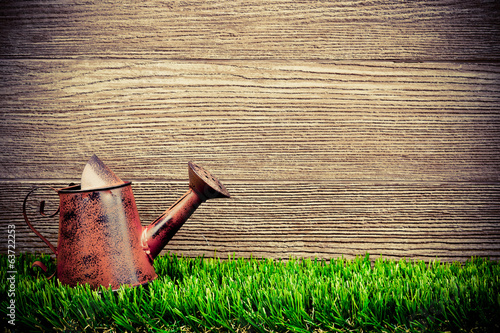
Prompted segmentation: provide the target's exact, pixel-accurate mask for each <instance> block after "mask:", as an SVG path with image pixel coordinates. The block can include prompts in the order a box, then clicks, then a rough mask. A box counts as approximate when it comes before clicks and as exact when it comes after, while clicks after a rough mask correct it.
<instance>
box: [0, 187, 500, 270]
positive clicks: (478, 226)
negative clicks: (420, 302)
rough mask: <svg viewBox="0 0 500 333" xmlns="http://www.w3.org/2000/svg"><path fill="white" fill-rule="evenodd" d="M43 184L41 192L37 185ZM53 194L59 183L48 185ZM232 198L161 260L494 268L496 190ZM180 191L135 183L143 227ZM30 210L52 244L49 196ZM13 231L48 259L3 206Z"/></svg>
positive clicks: (341, 190)
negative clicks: (43, 205) (469, 262)
mask: <svg viewBox="0 0 500 333" xmlns="http://www.w3.org/2000/svg"><path fill="white" fill-rule="evenodd" d="M34 185H41V183H40V182H33V183H32V184H28V183H23V184H21V185H20V184H19V183H18V182H1V183H0V188H1V191H0V199H1V200H0V202H6V200H7V199H8V200H12V199H15V200H17V201H22V197H23V195H24V194H25V193H27V192H28V191H29V189H30V188H31V187H32V186H34ZM44 185H46V184H44ZM50 185H52V186H55V187H62V186H65V185H66V184H65V183H61V182H59V183H51V184H50ZM226 185H227V188H228V190H229V191H230V192H231V194H232V198H231V199H219V200H213V201H208V202H206V203H204V204H203V205H202V206H200V208H199V209H198V210H197V211H196V212H195V213H194V215H193V216H192V217H191V219H189V220H188V221H187V222H186V224H185V225H184V226H183V227H182V229H181V230H180V231H179V232H178V233H177V235H176V236H175V237H174V238H173V239H172V241H171V242H170V243H169V244H168V245H167V247H166V248H165V251H174V252H176V253H183V254H184V255H187V256H197V255H205V256H213V255H214V254H215V251H216V253H217V254H216V255H217V256H219V257H222V258H227V257H228V256H229V255H233V254H234V255H236V256H244V257H249V256H251V255H252V256H254V257H270V258H284V259H286V258H288V257H289V256H299V257H311V258H313V257H319V258H331V257H338V256H341V255H344V256H345V257H347V258H352V257H353V256H356V255H360V254H364V253H365V252H367V251H368V252H369V253H370V254H371V255H372V256H378V255H383V256H384V257H386V258H402V257H406V258H414V259H424V260H430V259H434V258H436V257H438V258H440V259H441V260H460V261H463V260H466V259H468V258H470V257H471V256H473V255H474V256H490V257H491V258H492V259H500V248H499V246H498V244H499V243H500V225H499V223H498V216H499V214H500V210H499V208H498V202H500V189H499V188H498V186H497V185H495V184H484V183H475V184H462V183H455V184H449V183H428V184H425V185H422V184H420V183H409V182H405V183H390V182H389V183H388V182H385V183H379V184H366V183H352V182H349V183H342V182H252V183H251V184H248V183H246V182H236V181H230V182H228V183H227V184H226ZM186 189H187V181H185V182H168V183H165V182H160V183H158V182H155V183H152V182H137V183H133V190H134V193H135V196H136V200H137V206H138V208H139V212H140V215H141V219H142V221H143V224H144V225H147V224H149V223H150V222H152V221H153V220H154V219H155V218H156V217H157V216H159V215H160V214H161V213H162V212H163V210H165V209H166V208H168V206H169V205H170V204H172V203H173V202H174V201H175V200H177V199H178V198H179V197H180V196H181V195H182V194H183V193H184V192H185V190H186ZM35 193H37V194H36V195H35V196H34V197H33V200H30V201H29V205H28V211H29V212H30V218H33V219H34V221H35V222H34V225H35V226H36V227H37V229H39V230H40V232H42V234H44V235H46V236H48V238H49V240H50V241H51V242H53V243H54V244H56V243H57V233H58V223H57V220H55V219H46V218H42V217H38V218H37V217H36V212H37V205H38V200H39V199H44V200H47V203H48V207H47V212H50V211H51V209H52V208H54V206H57V195H56V194H55V192H52V191H51V190H48V189H41V190H40V191H39V192H35ZM1 208H2V211H4V212H5V214H4V216H5V215H6V216H7V218H9V220H10V221H13V222H15V223H16V230H17V233H16V235H17V244H18V247H19V250H20V251H28V252H47V253H48V252H50V250H49V248H48V247H47V246H46V245H45V244H44V243H42V242H41V241H40V240H38V239H37V237H36V236H35V235H34V233H33V232H31V231H30V230H28V228H27V227H26V226H25V224H24V221H22V217H20V216H21V214H20V207H18V210H17V211H12V207H10V206H9V207H1Z"/></svg>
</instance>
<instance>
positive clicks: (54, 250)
mask: <svg viewBox="0 0 500 333" xmlns="http://www.w3.org/2000/svg"><path fill="white" fill-rule="evenodd" d="M37 189H38V187H35V188H34V189H32V190H31V191H30V192H29V193H28V194H27V195H26V197H25V198H24V202H23V216H24V220H25V221H26V224H27V225H28V227H30V229H31V230H33V232H34V233H35V234H36V235H37V236H38V237H40V239H41V240H43V241H44V242H45V244H47V245H48V246H49V247H50V249H51V250H52V252H54V254H56V255H57V249H56V247H55V246H54V245H52V244H51V243H50V242H49V240H48V239H47V238H45V237H43V236H42V234H41V233H39V232H38V231H37V230H36V229H35V228H34V227H33V225H31V222H30V221H29V219H28V214H26V201H28V197H29V196H30V194H31V193H33V192H34V191H35V190H37ZM44 207H45V201H41V202H40V215H43V216H47V215H46V214H45V212H44ZM57 213H59V208H58V209H57V211H56V212H55V213H54V214H52V215H49V217H54V216H55V215H56V214H57Z"/></svg>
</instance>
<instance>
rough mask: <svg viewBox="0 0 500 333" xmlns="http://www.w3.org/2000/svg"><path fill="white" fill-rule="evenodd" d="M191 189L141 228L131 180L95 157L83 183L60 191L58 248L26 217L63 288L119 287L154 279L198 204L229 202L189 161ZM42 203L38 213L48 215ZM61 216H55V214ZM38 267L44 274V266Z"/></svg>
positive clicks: (221, 188)
mask: <svg viewBox="0 0 500 333" xmlns="http://www.w3.org/2000/svg"><path fill="white" fill-rule="evenodd" d="M188 166H189V190H188V191H187V192H186V193H185V194H184V195H183V196H182V197H181V198H180V199H179V200H178V201H177V202H176V203H174V204H173V205H172V206H171V207H170V208H169V209H167V210H166V211H165V212H164V213H163V214H162V215H161V216H160V217H158V218H157V219H156V220H155V221H154V222H153V223H151V224H150V225H149V226H146V227H143V226H142V225H141V222H140V220H139V213H138V211H137V207H136V204H135V200H134V195H133V193H132V187H131V182H124V181H122V180H121V179H120V178H118V177H117V176H116V175H115V174H114V173H113V172H112V171H111V170H110V169H109V168H108V167H107V166H106V165H104V163H103V162H102V161H101V160H100V159H99V158H98V157H97V156H95V155H94V156H92V158H91V159H90V160H89V162H88V163H87V165H86V166H85V169H84V171H83V173H82V181H81V184H79V185H72V186H69V187H66V188H62V189H58V190H56V191H57V193H58V194H59V209H58V212H59V240H58V245H57V248H56V247H55V246H53V245H52V244H51V243H50V242H49V241H48V240H47V239H46V238H45V237H43V236H42V235H41V234H40V233H39V232H38V231H37V230H36V229H35V228H34V227H33V226H32V224H31V223H30V221H29V219H28V216H27V214H26V201H27V199H28V197H29V195H30V194H31V193H32V192H33V191H34V190H32V191H31V192H30V193H28V195H27V196H26V198H25V199H24V203H23V215H24V219H25V221H26V223H27V224H28V226H29V227H30V228H31V230H33V232H35V234H36V235H38V237H40V238H41V239H42V240H43V241H44V242H45V243H46V244H47V245H48V246H49V247H50V249H51V250H52V251H53V252H54V253H55V255H56V258H57V270H56V272H55V274H56V275H57V278H58V279H59V281H60V282H61V283H63V284H67V285H70V286H75V285H77V284H85V283H88V284H89V285H90V286H91V287H92V288H94V289H96V288H98V287H99V286H105V287H109V286H111V288H112V289H117V288H118V287H119V286H120V285H124V284H125V285H130V286H136V285H141V284H146V283H148V282H150V281H152V280H154V279H155V278H156V277H157V275H156V273H155V270H154V268H153V260H154V259H155V257H156V256H157V255H158V254H159V253H160V251H161V250H162V249H163V247H164V246H165V245H166V244H167V243H168V242H169V241H170V239H171V238H172V237H173V236H174V235H175V233H176V232H177V231H178V230H179V228H180V227H181V226H182V225H183V224H184V222H185V221H186V220H187V219H188V218H189V217H190V216H191V214H192V213H193V212H194V211H195V210H196V208H198V206H199V205H200V204H201V203H202V202H204V201H206V200H208V199H212V198H229V197H230V195H229V192H228V191H227V190H226V188H225V187H224V185H222V184H221V183H220V182H219V181H218V180H217V178H215V177H214V176H212V175H211V174H210V173H209V172H208V171H206V170H204V169H203V168H201V167H199V166H197V165H195V164H193V163H191V162H189V163H188ZM43 207H44V202H41V203H40V213H41V214H42V215H44V212H43V211H44V208H43ZM56 214H57V212H56V213H54V214H53V215H52V216H55V215H56ZM35 265H37V266H39V267H41V268H42V269H44V270H46V268H45V267H44V266H43V264H42V263H41V262H37V263H35Z"/></svg>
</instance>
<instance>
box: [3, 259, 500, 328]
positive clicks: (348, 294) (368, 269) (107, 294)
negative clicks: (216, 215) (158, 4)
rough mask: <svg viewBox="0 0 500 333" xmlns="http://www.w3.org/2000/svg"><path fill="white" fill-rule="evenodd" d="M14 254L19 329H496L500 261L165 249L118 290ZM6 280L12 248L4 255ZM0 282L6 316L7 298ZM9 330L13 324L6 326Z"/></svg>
mask: <svg viewBox="0 0 500 333" xmlns="http://www.w3.org/2000/svg"><path fill="white" fill-rule="evenodd" d="M40 259H41V260H42V261H43V262H44V263H45V264H46V265H47V266H48V267H49V270H51V271H53V270H54V269H55V266H54V262H53V260H52V259H51V258H50V257H48V256H44V255H41V256H36V257H35V256H32V255H21V256H19V257H17V258H16V264H17V271H18V273H17V283H16V326H15V328H16V329H17V330H18V331H19V332H30V331H37V332H39V331H46V332H81V331H89V332H95V331H99V332H102V331H104V332H110V331H111V332H114V331H119V332H121V331H130V332H151V331H153V332H154V331H168V332H170V331H172V332H205V331H215V332H219V331H223V332H226V331H227V332H314V331H316V332H371V331H384V332H421V331H425V332H441V331H451V332H497V331H500V326H499V324H498V323H500V263H499V262H495V261H491V260H488V259H479V258H472V259H471V260H469V261H468V262H466V263H465V264H460V263H453V264H445V263H440V262H438V261H432V262H430V263H425V262H422V261H407V260H399V261H394V260H384V259H382V258H379V259H377V260H375V261H374V262H373V261H370V259H369V258H368V255H367V256H365V257H358V258H356V259H354V260H346V259H343V258H339V259H333V260H330V261H321V260H309V259H304V260H298V259H293V258H292V259H290V260H287V261H273V260H267V259H263V260H257V259H241V258H240V259H235V258H230V259H228V260H218V259H206V258H205V259H204V258H180V257H178V256H176V255H167V256H162V257H158V258H157V259H156V261H155V269H156V272H157V273H158V276H159V278H158V279H157V280H155V281H154V282H152V283H150V284H149V286H148V287H147V288H143V287H138V288H128V287H123V288H120V289H119V290H118V291H117V292H112V291H111V290H109V289H105V288H102V289H101V290H99V291H93V290H91V289H89V288H88V287H87V286H78V287H76V288H70V287H66V286H62V285H58V284H57V282H56V281H55V280H54V279H53V280H50V281H47V280H46V279H45V278H44V277H43V275H41V274H40V273H38V272H35V273H33V272H32V270H31V269H30V264H31V263H32V262H33V261H34V260H40ZM0 260H1V263H2V267H3V269H2V271H1V279H2V281H6V278H7V269H6V266H7V256H5V255H2V256H0ZM0 285H1V287H0V288H2V294H1V295H2V296H1V297H2V298H1V303H2V304H1V315H2V321H3V323H6V321H7V320H8V319H9V318H7V317H6V308H7V305H8V302H9V298H8V297H7V288H8V286H7V284H3V283H2V284H0ZM6 326H7V328H12V326H10V325H8V324H6Z"/></svg>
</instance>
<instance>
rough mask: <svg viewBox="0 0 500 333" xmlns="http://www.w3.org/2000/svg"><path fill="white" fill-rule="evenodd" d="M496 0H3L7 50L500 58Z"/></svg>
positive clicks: (32, 54)
mask: <svg viewBox="0 0 500 333" xmlns="http://www.w3.org/2000/svg"><path fill="white" fill-rule="evenodd" d="M499 16H500V8H499V6H498V3H497V2H496V1H463V0H452V1H449V0H437V1H291V0H286V1H285V0H271V1H220V0H216V1H213V0H210V1H206V0H203V1H159V0H147V1H140V2H137V1H120V2H116V1H100V2H97V3H95V2H92V1H91V2H88V1H84V2H81V1H62V2H61V1H40V0H32V1H3V2H2V11H1V12H0V29H1V30H2V34H0V44H1V45H2V48H1V50H0V55H1V56H3V57H10V58H14V57H29V58H49V59H51V58H69V57H74V58H88V57H93V58H95V57H98V58H127V59H132V58H141V59H145V58H150V59H153V58H154V59H364V60H367V59H386V60H393V59H397V60H445V61H449V60H485V59H490V60H499V59H500V34H499V30H500V29H499V24H498V17H499Z"/></svg>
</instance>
